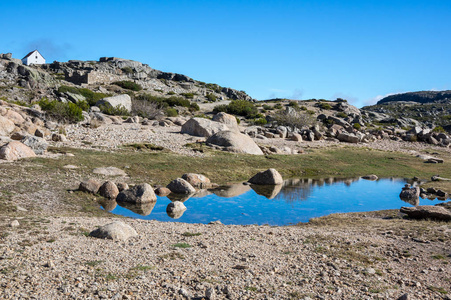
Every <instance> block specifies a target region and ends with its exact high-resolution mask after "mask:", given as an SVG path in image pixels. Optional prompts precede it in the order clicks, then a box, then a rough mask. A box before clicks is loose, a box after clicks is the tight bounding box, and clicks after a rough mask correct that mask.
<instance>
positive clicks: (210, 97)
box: [206, 93, 217, 102]
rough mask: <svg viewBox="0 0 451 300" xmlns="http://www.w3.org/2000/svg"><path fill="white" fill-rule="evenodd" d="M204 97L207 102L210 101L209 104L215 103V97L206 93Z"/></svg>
mask: <svg viewBox="0 0 451 300" xmlns="http://www.w3.org/2000/svg"><path fill="white" fill-rule="evenodd" d="M206 97H207V99H208V101H210V102H216V100H217V99H216V96H215V95H214V94H211V93H208V94H207V96H206Z"/></svg>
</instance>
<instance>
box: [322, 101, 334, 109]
mask: <svg viewBox="0 0 451 300" xmlns="http://www.w3.org/2000/svg"><path fill="white" fill-rule="evenodd" d="M319 107H320V108H322V109H332V106H331V105H330V104H329V103H325V102H321V103H320V104H319Z"/></svg>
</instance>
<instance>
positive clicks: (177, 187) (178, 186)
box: [166, 178, 196, 194]
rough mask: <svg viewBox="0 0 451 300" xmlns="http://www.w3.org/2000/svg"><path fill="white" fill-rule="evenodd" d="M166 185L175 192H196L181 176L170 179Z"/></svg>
mask: <svg viewBox="0 0 451 300" xmlns="http://www.w3.org/2000/svg"><path fill="white" fill-rule="evenodd" d="M166 187H167V188H168V189H170V190H171V192H173V193H175V194H193V193H195V192H196V189H195V188H194V187H193V186H192V185H191V184H190V183H189V182H188V181H186V180H185V179H182V178H177V179H174V180H172V181H171V182H170V183H169V184H168V185H167V186H166Z"/></svg>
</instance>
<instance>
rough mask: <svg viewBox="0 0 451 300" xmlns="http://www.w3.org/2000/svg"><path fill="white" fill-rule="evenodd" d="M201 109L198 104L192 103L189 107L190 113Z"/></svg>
mask: <svg viewBox="0 0 451 300" xmlns="http://www.w3.org/2000/svg"><path fill="white" fill-rule="evenodd" d="M199 109H200V107H199V104H197V103H194V102H193V103H191V104H190V105H189V110H190V111H198V110H199Z"/></svg>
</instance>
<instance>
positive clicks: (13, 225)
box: [9, 220, 20, 227]
mask: <svg viewBox="0 0 451 300" xmlns="http://www.w3.org/2000/svg"><path fill="white" fill-rule="evenodd" d="M19 226H20V224H19V221H17V220H14V221H12V222H11V224H9V227H19Z"/></svg>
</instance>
